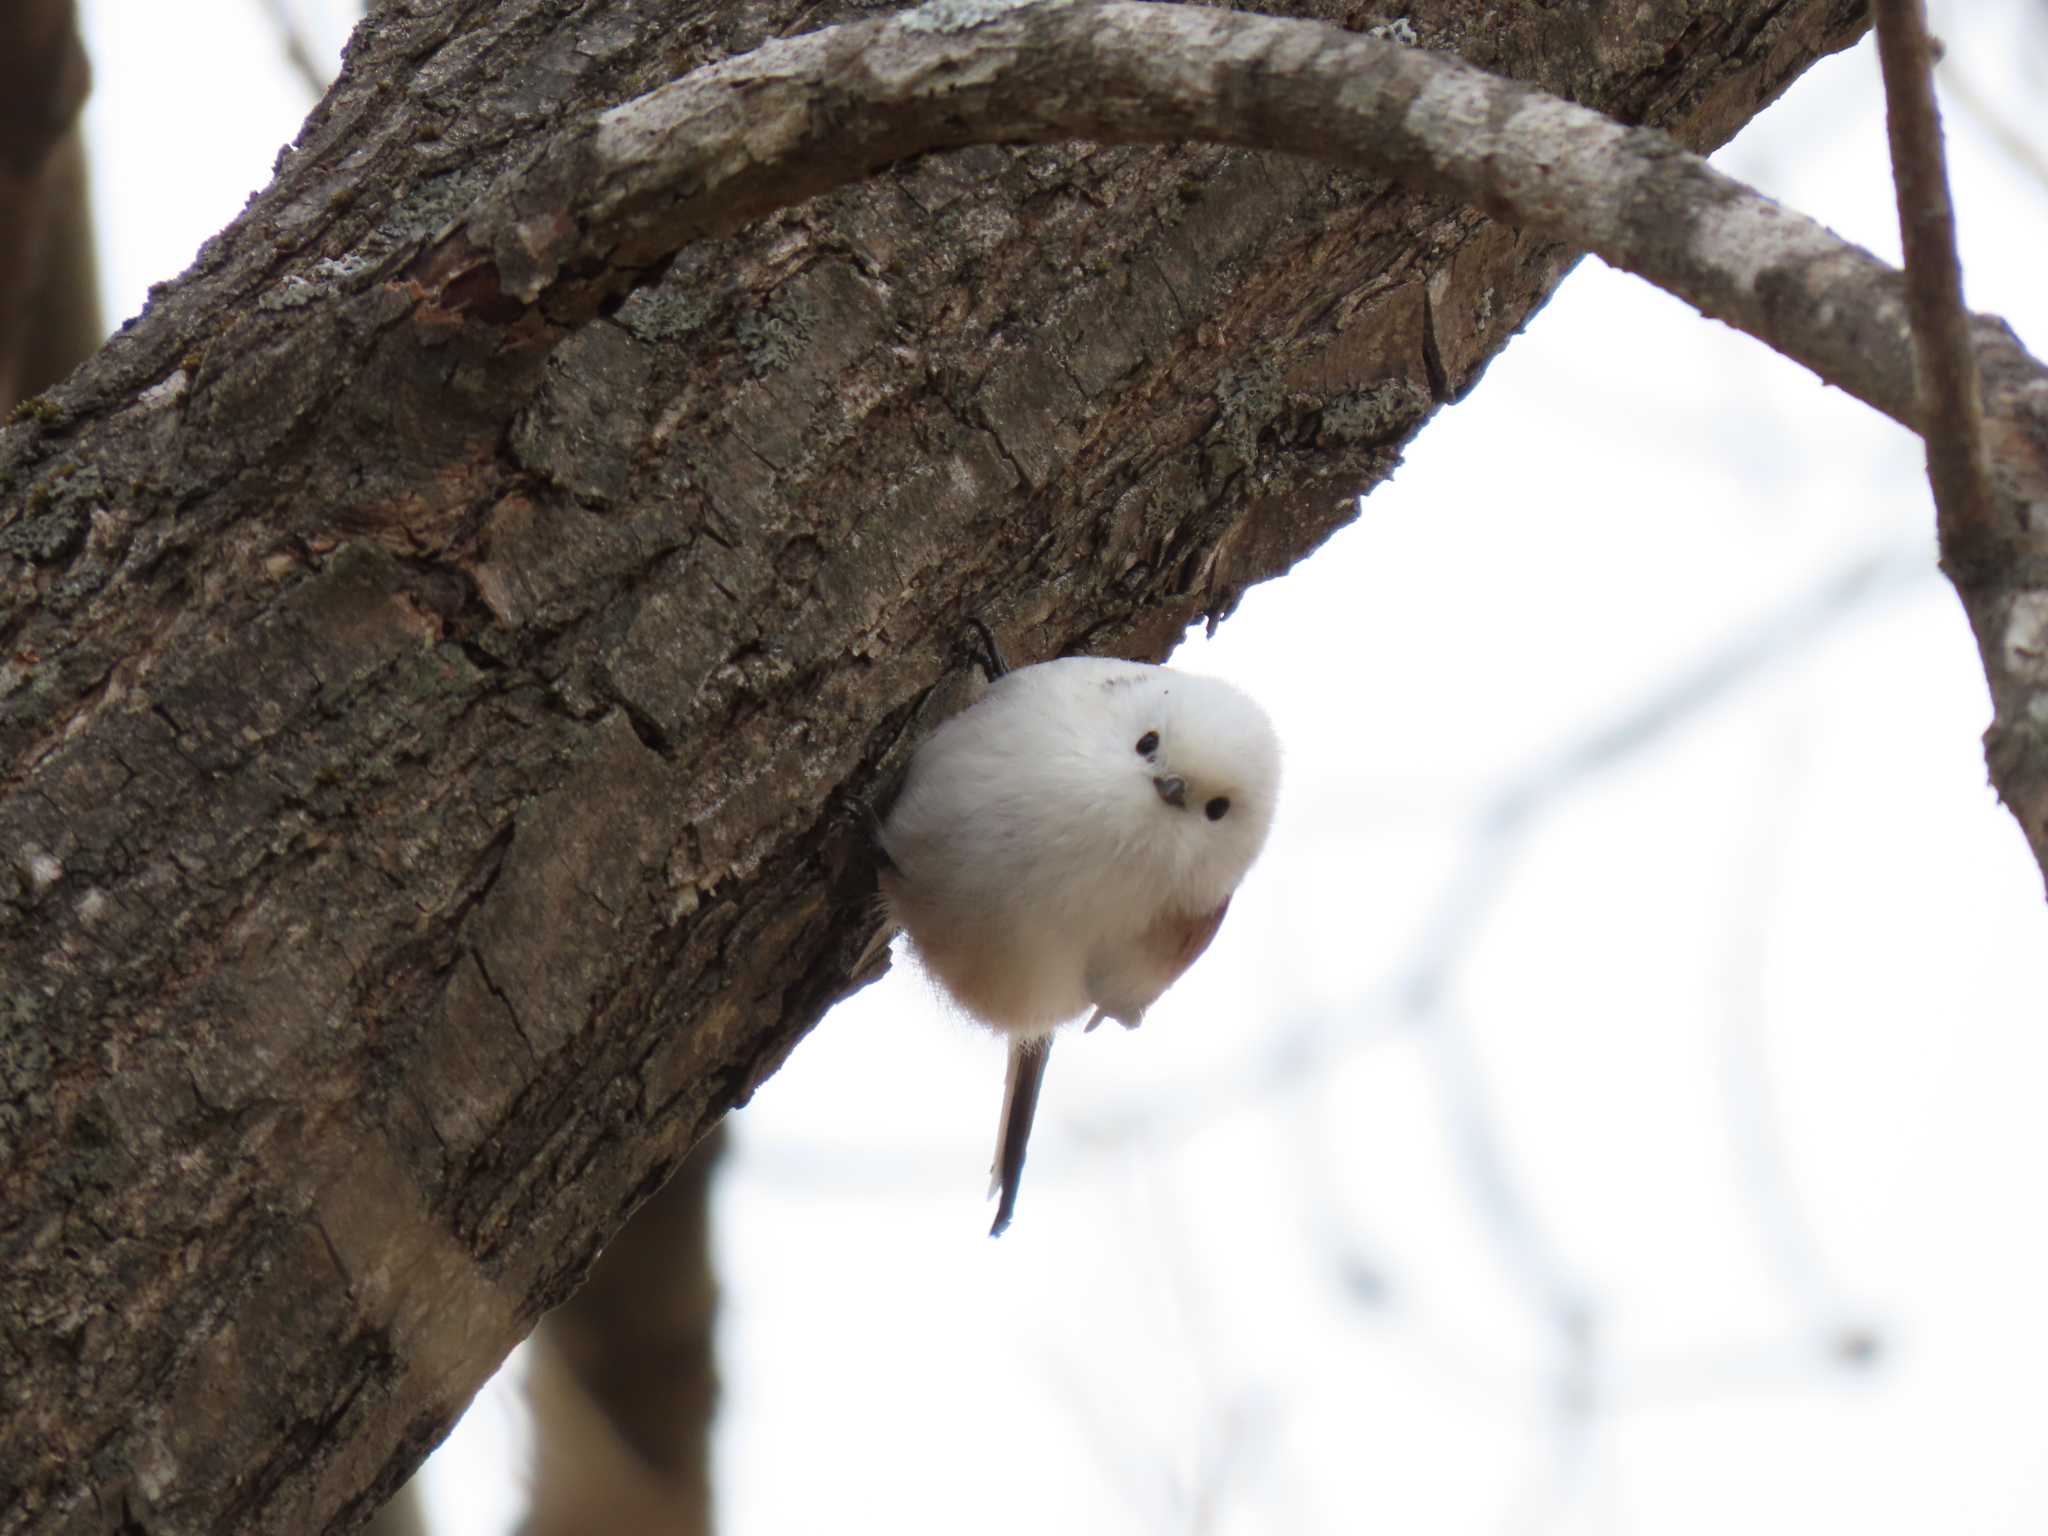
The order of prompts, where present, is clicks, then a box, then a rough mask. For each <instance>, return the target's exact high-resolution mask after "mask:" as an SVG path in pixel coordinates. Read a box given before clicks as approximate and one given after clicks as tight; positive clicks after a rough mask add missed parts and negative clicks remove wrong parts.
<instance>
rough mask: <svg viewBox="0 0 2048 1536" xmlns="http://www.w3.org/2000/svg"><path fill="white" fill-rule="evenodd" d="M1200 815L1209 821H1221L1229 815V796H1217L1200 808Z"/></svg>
mask: <svg viewBox="0 0 2048 1536" xmlns="http://www.w3.org/2000/svg"><path fill="white" fill-rule="evenodd" d="M1202 814H1203V815H1204V816H1206V817H1208V818H1209V819H1210V820H1211V821H1221V820H1222V819H1223V818H1224V817H1226V816H1228V815H1229V814H1230V796H1228V795H1218V796H1217V797H1216V798H1215V799H1214V800H1211V801H1210V802H1209V803H1208V804H1207V805H1205V806H1203V807H1202Z"/></svg>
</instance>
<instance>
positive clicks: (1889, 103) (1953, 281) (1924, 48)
mask: <svg viewBox="0 0 2048 1536" xmlns="http://www.w3.org/2000/svg"><path fill="white" fill-rule="evenodd" d="M1873 8H1874V10H1875V12H1876V16H1877V57H1878V61H1879V64H1880V67H1881V68H1882V70H1883V72H1884V98H1885V126H1886V129H1887V131H1888V133H1889V136H1890V138H1891V149H1892V183H1893V185H1894V187H1895V188H1896V189H1897V192H1898V202H1899V235H1900V239H1901V244H1902V249H1903V250H1904V252H1905V257H1906V308H1907V311H1908V313H1909V314H1910V315H1911V317H1912V326H1913V361H1914V376H1915V378H1916V380H1917V382H1918V386H1919V388H1918V399H1919V412H1920V436H1921V438H1922V440H1923V441H1924V442H1925V444H1926V446H1927V479H1928V482H1929V484H1931V485H1932V486H1933V487H1934V506H1935V511H1936V513H1937V515H1938V516H1939V517H1940V519H1941V538H1942V547H1943V548H1944V550H1946V551H1949V552H1950V553H1951V556H1952V558H1954V559H1956V560H1958V561H1960V562H1962V563H1965V564H1967V563H1968V561H1969V558H1970V557H1969V554H1968V553H1967V552H1968V551H1970V550H1972V549H1978V550H1981V552H1982V553H1983V554H1986V555H1988V554H1991V553H1993V551H1992V550H1991V549H1989V548H1988V547H1986V546H1987V545H1988V543H1989V540H1990V539H1991V537H1992V536H1993V533H1994V524H1993V521H1992V508H1991V487H1990V483H1989V479H1988V477H1987V475H1986V474H1985V468H1984V414H1983V407H1982V405H1981V403H1980V398H1979V391H1978V387H1977V358H1976V355H1975V352H1974V350H1973V348H1972V345H1971V339H1970V314H1969V311H1968V310H1966V309H1965V308H1964V307H1963V272H1962V267H1961V266H1960V265H1959V263H1958V262H1957V260H1956V217H1955V208H1954V206H1953V204H1952V203H1951V202H1950V200H1949V194H1948V167H1947V165H1946V163H1945V161H1944V157H1943V153H1942V136H1941V111H1940V108H1939V107H1937V106H1936V104H1935V100H1934V45H1933V39H1931V38H1930V37H1929V36H1928V35H1927V12H1926V8H1925V6H1923V5H1922V3H1921V0H1875V5H1874V7H1873Z"/></svg>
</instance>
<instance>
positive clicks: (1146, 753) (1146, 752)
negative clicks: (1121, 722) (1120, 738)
mask: <svg viewBox="0 0 2048 1536" xmlns="http://www.w3.org/2000/svg"><path fill="white" fill-rule="evenodd" d="M1158 750H1159V733H1158V732H1157V731H1147V732H1146V733H1145V734H1144V735H1142V736H1140V737H1139V738H1138V756H1140V757H1150V756H1151V755H1152V754H1153V753H1154V752H1157V751H1158Z"/></svg>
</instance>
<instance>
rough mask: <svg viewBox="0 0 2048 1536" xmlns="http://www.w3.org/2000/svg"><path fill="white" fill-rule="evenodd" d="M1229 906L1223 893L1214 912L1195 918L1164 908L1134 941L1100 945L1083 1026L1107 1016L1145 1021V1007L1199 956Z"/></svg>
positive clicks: (1131, 1025) (1129, 1025) (1129, 1023)
mask: <svg viewBox="0 0 2048 1536" xmlns="http://www.w3.org/2000/svg"><path fill="white" fill-rule="evenodd" d="M1229 910H1230V898H1229V897H1228V896H1226V897H1224V898H1223V900H1222V902H1221V904H1219V905H1218V906H1217V908H1216V910H1215V911H1213V912H1205V913H1203V914H1202V915H1200V916H1199V917H1187V916H1184V915H1183V914H1181V913H1178V912H1168V913H1164V914H1162V915H1161V916H1160V917H1159V918H1157V919H1156V920H1155V921H1154V922H1153V923H1152V925H1151V926H1150V927H1148V928H1146V929H1145V930H1144V931H1143V932H1142V933H1140V934H1139V935H1138V936H1137V939H1136V941H1135V942H1131V941H1128V940H1127V941H1125V942H1123V943H1121V944H1116V945H1110V946H1105V947H1104V948H1101V949H1099V950H1098V951H1097V952H1096V954H1095V956H1094V957H1093V959H1092V962H1091V964H1090V965H1089V967H1088V974H1087V978H1086V979H1087V986H1088V995H1089V997H1090V998H1092V999H1093V1000H1094V1003H1095V1016H1094V1017H1093V1018H1091V1019H1090V1020H1089V1021H1088V1028H1089V1029H1093V1028H1094V1027H1095V1026H1096V1025H1097V1024H1100V1023H1101V1022H1102V1021H1103V1020H1104V1019H1106V1018H1107V1019H1115V1020H1116V1021H1117V1023H1119V1024H1121V1025H1123V1027H1124V1028H1125V1029H1136V1028H1137V1027H1138V1025H1139V1024H1141V1023H1142V1022H1144V1018H1145V1010H1146V1009H1147V1008H1150V1007H1151V1006H1152V1005H1153V1004H1154V1003H1156V1002H1158V1001H1159V998H1160V996H1161V994H1163V993H1164V992H1165V991H1166V989H1167V988H1168V987H1170V986H1172V985H1173V984H1174V983H1175V982H1176V981H1178V980H1180V978H1181V976H1182V975H1183V974H1184V973H1185V972H1186V970H1187V968H1188V967H1189V966H1191V965H1193V964H1194V963H1195V961H1197V960H1198V959H1200V958H1201V955H1202V951H1203V950H1205V949H1207V948H1208V947H1209V942H1210V940H1212V939H1214V938H1215V937H1216V930H1217V929H1219V928H1221V927H1222V926H1223V914H1224V913H1226V912H1228V911H1229Z"/></svg>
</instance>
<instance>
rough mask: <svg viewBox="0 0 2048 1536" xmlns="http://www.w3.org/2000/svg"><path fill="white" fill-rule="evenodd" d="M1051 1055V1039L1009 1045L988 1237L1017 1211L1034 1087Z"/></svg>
mask: <svg viewBox="0 0 2048 1536" xmlns="http://www.w3.org/2000/svg"><path fill="white" fill-rule="evenodd" d="M1051 1055H1052V1036H1051V1035H1040V1036H1038V1037H1037V1038H1036V1039H1031V1040H1016V1039H1013V1040H1012V1041H1011V1042H1010V1072H1009V1079H1008V1081H1007V1083H1006V1084H1005V1086H1004V1089H1003V1117H1002V1120H1001V1121H1000V1123H999V1124H998V1125H997V1127H996V1160H995V1166H994V1167H992V1168H991V1169H990V1170H989V1187H988V1192H989V1193H990V1194H992V1195H994V1194H1000V1195H1001V1196H1002V1200H1001V1202H1000V1203H999V1204H998V1205H997V1206H996V1222H995V1225H994V1226H992V1227H990V1228H989V1229H988V1235H989V1236H990V1237H1001V1236H1002V1235H1003V1229H1004V1228H1005V1227H1007V1226H1009V1224H1010V1218H1011V1217H1012V1216H1014V1215H1015V1214H1016V1212H1017V1185H1018V1184H1019V1182H1021V1181H1022V1179H1023V1177H1024V1146H1025V1143H1027V1142H1029V1141H1030V1140H1031V1119H1032V1116H1034V1115H1036V1114H1037V1113H1038V1087H1039V1084H1041V1083H1043V1082H1044V1081H1045V1063H1046V1060H1047V1059H1048V1058H1049V1057H1050V1056H1051Z"/></svg>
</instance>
